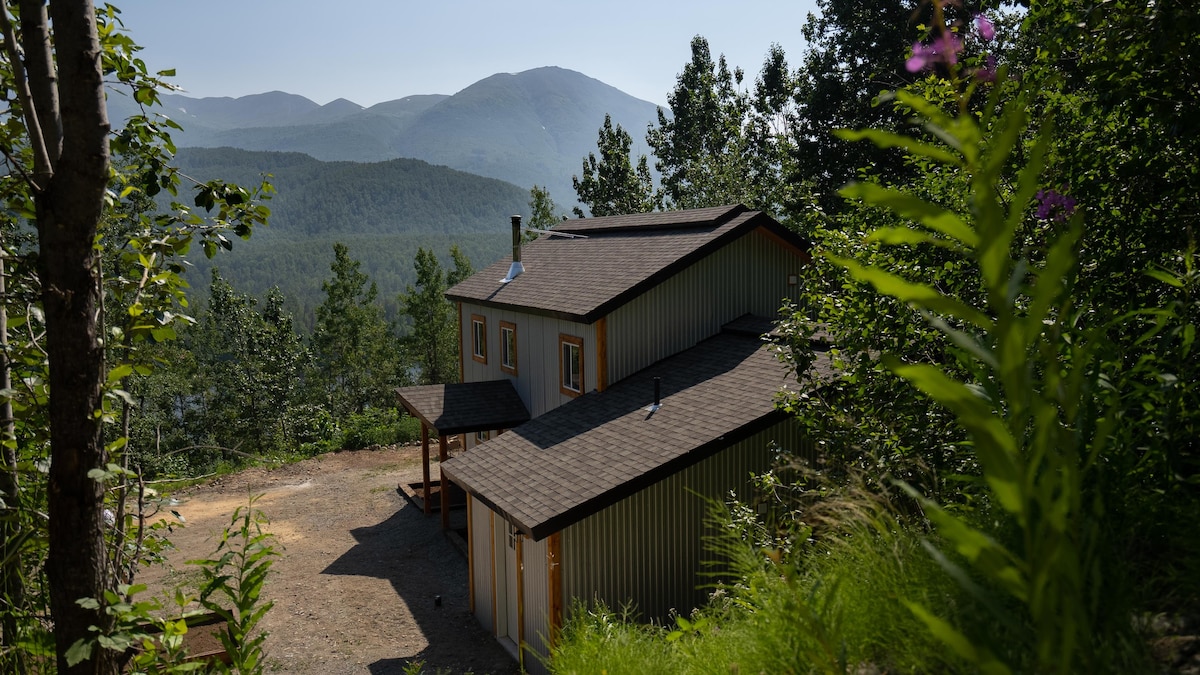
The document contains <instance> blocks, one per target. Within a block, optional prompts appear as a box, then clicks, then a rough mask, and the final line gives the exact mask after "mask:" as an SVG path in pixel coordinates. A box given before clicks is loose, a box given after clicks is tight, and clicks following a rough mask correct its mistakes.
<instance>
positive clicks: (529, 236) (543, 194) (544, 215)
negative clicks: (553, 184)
mask: <svg viewBox="0 0 1200 675" xmlns="http://www.w3.org/2000/svg"><path fill="white" fill-rule="evenodd" d="M566 218H567V215H566V214H565V213H560V212H559V208H558V204H555V203H554V199H553V198H551V197H550V191H549V190H547V189H546V188H544V187H540V186H538V185H534V186H533V187H532V188H530V189H529V220H528V221H527V222H526V223H525V226H526V227H527V228H529V229H531V230H546V229H549V228H551V227H554V226H555V225H557V224H558V223H559V222H560V221H563V220H566ZM536 238H537V233H536V232H526V233H525V241H533V240H534V239H536Z"/></svg>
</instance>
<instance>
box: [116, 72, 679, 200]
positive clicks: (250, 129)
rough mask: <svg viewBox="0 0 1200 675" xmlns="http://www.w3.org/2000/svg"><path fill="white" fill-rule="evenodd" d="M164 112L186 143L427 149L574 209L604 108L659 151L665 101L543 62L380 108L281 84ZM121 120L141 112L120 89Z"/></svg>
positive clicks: (181, 99) (369, 157)
mask: <svg viewBox="0 0 1200 675" xmlns="http://www.w3.org/2000/svg"><path fill="white" fill-rule="evenodd" d="M162 101H163V107H162V108H161V109H159V110H158V112H161V113H162V114H164V115H166V116H168V117H171V118H172V119H174V120H176V121H177V122H179V123H180V124H181V125H182V126H183V127H184V131H183V132H181V133H180V132H176V134H175V138H174V140H175V143H176V145H177V146H179V147H209V148H213V147H233V148H240V149H245V150H262V151H272V152H301V153H304V154H307V155H310V156H312V157H314V158H315V159H319V160H323V161H354V162H379V161H385V160H389V159H397V158H412V159H420V160H423V161H426V162H429V163H431V164H436V165H443V166H448V167H450V168H452V169H457V170H460V171H467V172H469V173H474V174H477V175H481V176H485V177H490V178H497V179H499V180H503V181H506V182H509V183H513V184H515V185H518V186H520V187H522V188H524V189H526V190H528V189H529V188H530V187H532V186H533V185H535V184H537V185H542V186H546V187H548V188H549V189H550V192H551V194H552V195H553V197H554V199H555V200H556V201H557V202H558V203H559V205H560V206H561V207H562V210H563V211H564V212H566V211H569V208H570V206H571V205H572V204H574V203H575V194H574V189H573V187H572V184H571V177H572V176H573V175H577V174H578V173H579V172H580V169H581V166H582V162H583V159H584V158H585V157H586V156H587V154H588V153H589V152H595V151H596V138H597V133H598V130H599V129H600V127H601V126H602V125H603V123H604V115H605V114H610V115H612V118H613V122H614V123H615V124H620V125H622V126H623V127H624V128H625V129H626V130H627V131H629V132H630V135H631V136H633V137H634V140H635V143H634V148H633V150H634V152H635V153H638V154H641V153H645V154H649V151H648V149H647V148H646V147H645V144H644V140H643V138H642V136H643V130H644V129H645V128H646V127H647V125H649V124H652V123H654V122H655V121H656V119H657V110H658V106H657V105H656V104H654V103H651V102H649V101H643V100H641V99H637V98H635V97H633V96H630V95H629V94H626V93H624V92H622V91H621V90H619V89H617V88H615V87H612V86H611V85H608V84H605V83H604V82H601V81H600V80H596V79H594V78H591V77H588V76H587V75H584V74H583V73H579V72H576V71H573V70H568V69H565V68H559V67H557V66H544V67H541V68H534V69H531V70H526V71H522V72H519V73H496V74H494V75H491V76H488V77H486V78H483V79H482V80H479V81H478V82H475V83H473V84H471V85H469V86H467V87H465V88H463V89H462V90H460V91H459V92H457V93H455V94H452V95H446V94H417V95H412V96H406V97H402V98H399V99H395V100H392V101H385V102H382V103H378V104H375V105H373V106H370V107H363V106H361V105H359V104H357V103H354V102H353V101H349V100H346V99H336V100H334V101H331V102H329V103H327V104H325V105H319V104H317V103H315V102H313V101H311V100H309V99H307V98H304V97H303V96H299V95H296V94H288V93H286V92H281V91H271V92H265V93H262V94H251V95H248V96H242V97H238V98H229V97H207V98H189V97H187V96H184V95H181V94H165V95H163V96H162ZM109 102H110V109H111V110H113V111H114V113H115V114H114V115H112V116H113V117H114V118H115V119H124V118H126V117H128V116H129V115H132V114H136V113H137V108H136V106H134V105H133V104H132V102H131V101H129V100H128V99H127V98H124V99H122V98H121V97H115V96H110V97H109Z"/></svg>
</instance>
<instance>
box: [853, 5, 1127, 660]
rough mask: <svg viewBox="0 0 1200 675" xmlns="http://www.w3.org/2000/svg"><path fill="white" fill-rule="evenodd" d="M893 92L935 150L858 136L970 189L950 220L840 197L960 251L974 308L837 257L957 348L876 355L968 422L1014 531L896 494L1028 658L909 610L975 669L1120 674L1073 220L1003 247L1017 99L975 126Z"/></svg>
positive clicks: (1037, 175)
mask: <svg viewBox="0 0 1200 675" xmlns="http://www.w3.org/2000/svg"><path fill="white" fill-rule="evenodd" d="M938 18H939V19H940V18H941V17H940V15H939V17H938ZM968 92H969V90H968ZM965 95H967V96H969V93H968V94H965ZM899 99H900V101H901V102H902V103H904V104H905V105H907V106H909V107H910V108H913V109H916V110H918V111H919V112H920V113H921V114H922V115H923V117H924V121H925V124H926V128H928V129H929V130H931V131H932V132H933V134H934V135H935V136H937V137H938V138H941V139H944V141H945V144H944V145H942V146H938V147H931V146H927V145H922V144H917V143H912V142H910V141H904V140H903V139H895V140H894V141H893V140H891V138H890V137H889V136H888V135H887V134H879V133H876V134H874V135H873V137H874V138H875V139H877V140H880V139H881V140H883V141H884V143H885V144H887V145H894V146H901V145H905V144H906V143H907V146H906V147H907V148H908V150H909V152H913V153H914V154H919V155H921V156H924V157H927V158H931V159H934V160H935V161H940V163H943V164H946V165H949V167H951V168H955V169H957V170H958V171H960V172H961V173H962V175H963V176H964V177H965V179H966V181H967V182H968V184H969V185H970V196H971V199H970V201H969V204H970V206H969V209H968V210H966V211H964V212H962V213H959V214H955V213H953V212H951V211H948V210H947V209H946V208H944V207H942V206H939V205H937V204H932V203H928V202H926V201H924V200H921V199H912V198H905V196H904V195H901V194H898V193H894V192H889V191H886V190H880V189H872V188H865V187H858V186H851V187H849V188H847V189H845V190H843V194H844V195H846V196H850V197H854V198H858V199H861V200H863V201H864V202H865V203H867V204H869V205H872V206H880V207H886V208H890V209H891V210H893V211H894V212H896V213H898V214H900V215H903V216H905V217H908V218H912V219H914V220H916V221H917V223H918V224H919V225H913V226H911V231H912V235H913V236H910V237H904V238H903V242H904V243H906V244H907V243H925V244H928V243H933V244H937V245H940V246H943V247H946V248H949V249H951V250H953V251H956V252H958V253H960V255H962V257H963V258H964V259H965V260H966V262H967V263H968V264H969V265H971V266H972V267H973V268H974V269H976V270H977V271H978V276H979V279H980V282H981V286H982V292H983V299H982V302H975V303H972V302H964V301H963V300H962V299H960V298H959V297H956V295H955V294H953V293H947V292H946V291H944V290H942V289H939V288H937V287H934V286H932V285H929V284H927V283H919V282H912V281H907V280H904V279H903V278H902V277H900V276H897V275H896V274H894V273H892V272H890V271H888V270H885V269H883V268H880V267H867V266H863V265H859V264H858V263H854V262H852V261H848V260H842V261H838V262H839V264H841V265H843V266H844V267H846V268H847V270H848V271H849V272H850V274H851V275H852V276H854V277H855V278H856V279H858V280H859V281H863V282H869V283H871V284H872V285H873V286H874V287H875V288H876V289H877V290H878V291H879V293H881V294H882V295H885V296H890V297H892V298H894V299H896V300H899V301H901V302H903V303H905V304H907V305H909V306H911V307H913V308H915V309H917V310H919V311H921V312H923V313H926V315H927V316H928V317H929V318H930V320H931V322H932V323H933V325H934V326H935V327H937V328H938V329H939V330H940V331H942V332H943V333H945V334H946V336H947V337H948V338H949V340H950V341H951V342H952V343H953V344H954V345H955V346H956V347H957V349H956V350H955V351H954V352H953V354H954V356H955V358H956V359H957V361H958V362H959V364H960V368H956V369H950V368H946V367H945V366H943V365H942V364H941V363H937V362H935V363H913V362H910V361H906V360H904V359H902V358H898V357H896V356H886V357H885V358H884V360H883V364H884V365H885V367H887V369H888V370H890V371H892V372H893V373H895V374H896V375H899V376H900V377H902V378H904V379H905V380H907V381H908V382H909V384H910V385H912V386H913V387H915V388H916V389H917V390H919V391H921V392H922V393H923V394H924V395H926V396H928V397H930V398H931V399H932V400H933V401H936V402H937V403H938V404H940V405H941V406H943V407H944V408H945V409H947V410H949V411H950V412H951V413H953V415H954V417H955V420H956V422H957V424H958V425H959V426H960V427H961V428H962V429H964V430H965V431H966V432H967V435H968V438H969V440H970V446H969V447H970V451H971V452H972V453H973V455H974V457H975V458H976V460H977V461H978V462H979V466H980V470H981V477H982V479H983V481H984V483H985V484H986V486H987V488H988V493H987V494H988V497H989V498H990V500H991V502H992V504H994V507H995V509H996V513H997V514H999V513H1003V514H1004V516H1005V519H1006V520H1007V519H1011V523H1012V528H1013V534H1014V535H1015V540H1013V541H1005V540H1004V539H1003V538H1002V535H1003V534H1005V533H1004V532H1003V529H1000V528H997V527H996V526H991V527H984V528H981V527H978V526H976V525H974V524H972V523H970V522H969V521H968V520H967V519H965V518H963V517H962V516H959V515H955V514H954V513H952V512H951V511H950V510H947V509H946V508H944V507H943V506H941V505H939V504H938V503H937V502H935V501H934V500H932V499H929V498H927V497H925V496H924V495H922V494H921V493H920V492H919V491H918V490H916V489H914V488H912V487H908V490H909V491H910V494H911V495H912V496H913V497H914V498H915V499H916V500H917V501H918V502H919V503H920V504H921V506H922V508H923V510H924V512H925V514H926V516H927V517H929V519H930V520H931V521H932V522H933V523H934V524H935V525H936V526H937V528H938V532H939V533H940V535H941V536H942V537H943V538H944V539H945V540H946V544H947V546H949V547H951V548H953V550H955V551H956V552H957V554H958V555H960V556H962V558H963V559H964V560H965V561H967V563H968V564H969V565H971V566H972V567H974V568H975V570H976V571H977V573H978V574H979V575H980V576H981V577H982V578H983V579H985V580H986V581H987V582H988V583H989V584H992V585H994V587H995V590H992V591H990V593H989V594H988V595H985V602H986V604H988V606H989V607H990V608H992V609H993V610H994V611H995V618H996V620H997V621H998V622H1000V623H1002V624H1005V625H1013V624H1014V623H1023V621H1022V620H1016V621H1014V618H1013V617H1012V616H1011V615H1010V613H1009V611H1008V610H1005V609H1003V608H1002V602H999V601H996V600H993V598H996V597H999V598H1003V597H1004V595H1007V596H1009V597H1011V598H1013V599H1015V600H1016V601H1018V602H1020V603H1021V605H1022V606H1023V619H1024V620H1027V621H1028V623H1029V625H1030V627H1031V629H1032V630H1033V632H1034V638H1033V640H1032V643H1033V644H1032V651H1033V654H1032V655H1029V656H1026V655H1016V656H1015V657H1014V656H1009V657H1007V658H1006V657H1005V656H1004V655H1001V654H998V653H997V652H996V651H995V650H994V649H993V648H992V647H990V646H989V645H988V644H986V643H984V642H980V641H977V640H972V639H970V638H969V637H967V636H966V635H964V634H963V632H962V631H961V630H960V629H959V628H957V627H956V626H954V625H953V623H952V622H950V621H947V620H945V619H943V618H941V617H938V616H937V610H930V609H927V608H925V607H924V606H922V605H920V604H918V603H913V604H912V609H913V611H914V613H915V614H917V615H918V616H919V617H920V618H922V619H923V620H924V621H925V622H926V623H927V625H928V626H929V629H930V630H931V631H932V632H933V633H934V634H935V635H937V636H938V637H939V638H940V639H942V640H943V641H944V642H945V643H946V644H947V645H948V646H949V647H950V648H951V649H953V650H954V651H955V652H956V653H957V654H958V656H959V657H961V658H963V659H966V660H968V661H970V662H972V663H974V664H975V665H976V666H977V667H979V668H980V669H981V670H983V671H985V672H1011V670H1010V669H1014V668H1015V669H1018V670H1019V669H1024V668H1033V669H1036V670H1038V671H1045V672H1075V671H1076V670H1078V669H1084V670H1089V671H1094V670H1096V669H1099V668H1115V669H1116V670H1122V669H1124V668H1125V667H1127V666H1128V663H1125V662H1123V660H1122V659H1118V662H1117V663H1113V661H1112V658H1113V654H1112V653H1111V652H1110V653H1105V651H1106V650H1105V647H1104V646H1105V645H1112V644H1115V645H1123V644H1126V643H1127V642H1128V639H1127V634H1128V632H1129V624H1128V622H1122V621H1120V620H1117V621H1105V620H1104V618H1103V615H1102V613H1101V608H1100V605H1099V599H1100V597H1101V592H1102V589H1104V591H1103V592H1104V593H1106V594H1109V595H1111V594H1113V592H1114V590H1116V589H1115V588H1114V582H1113V581H1112V580H1103V581H1102V578H1101V576H1100V573H1099V572H1100V569H1099V566H1098V564H1097V557H1096V556H1097V553H1098V550H1099V546H1100V533H1101V531H1102V528H1101V523H1102V516H1103V502H1102V495H1101V494H1100V493H1099V492H1098V491H1097V490H1095V489H1094V487H1090V486H1089V484H1090V483H1092V481H1094V470H1093V469H1092V467H1093V466H1094V464H1095V462H1096V460H1097V458H1098V457H1102V456H1104V455H1105V454H1106V450H1107V447H1106V446H1107V444H1108V441H1109V434H1110V433H1111V429H1112V424H1113V419H1112V417H1111V415H1110V414H1108V413H1109V411H1107V410H1105V409H1104V408H1105V405H1104V401H1103V400H1102V398H1101V395H1100V394H1099V392H1100V388H1099V382H1100V373H1099V371H1098V370H1097V369H1096V365H1097V364H1096V362H1097V354H1098V350H1100V349H1102V348H1103V345H1102V340H1101V336H1100V334H1099V333H1097V332H1096V331H1089V330H1086V329H1083V330H1080V329H1079V328H1078V327H1076V326H1075V325H1073V323H1072V317H1073V316H1074V315H1075V311H1076V310H1075V308H1074V306H1073V302H1072V293H1071V291H1072V288H1073V283H1072V282H1073V277H1074V269H1075V264H1076V255H1077V254H1076V251H1077V245H1078V240H1079V238H1080V236H1081V233H1082V230H1083V227H1082V214H1081V213H1078V214H1076V215H1075V217H1074V218H1072V219H1071V221H1070V222H1069V224H1068V225H1066V226H1065V227H1063V228H1060V229H1058V230H1057V231H1053V232H1047V233H1045V235H1044V236H1045V237H1046V240H1047V241H1046V243H1045V244H1044V246H1045V249H1044V250H1033V251H1030V250H1029V249H1027V248H1025V247H1021V248H1017V249H1015V250H1016V251H1018V253H1016V255H1014V254H1013V251H1014V246H1013V244H1014V242H1015V241H1017V239H1018V234H1019V232H1020V231H1021V229H1022V228H1023V226H1024V225H1025V224H1026V223H1027V215H1026V213H1027V209H1029V205H1030V203H1031V202H1032V200H1033V199H1034V195H1035V193H1037V192H1038V188H1039V186H1040V181H1041V177H1042V169H1043V161H1044V156H1045V153H1046V149H1047V147H1048V145H1049V143H1048V140H1047V139H1048V138H1049V133H1048V130H1049V129H1050V126H1049V125H1047V126H1046V127H1045V128H1044V130H1043V133H1042V134H1040V135H1039V136H1038V138H1037V139H1036V140H1035V141H1034V142H1033V144H1032V146H1031V147H1030V148H1029V150H1028V152H1027V159H1026V161H1025V163H1024V166H1023V167H1021V168H1020V170H1019V172H1018V175H1017V178H1016V181H1015V186H1014V187H1013V189H1012V192H1011V194H1005V191H1004V190H1002V187H1003V186H1004V185H1006V184H1007V183H1008V178H1007V176H1005V175H1004V172H1005V170H1006V169H1007V168H1008V163H1009V158H1010V157H1011V155H1012V154H1013V153H1014V150H1015V149H1016V147H1017V144H1018V141H1019V139H1020V138H1021V136H1022V134H1023V131H1024V129H1025V127H1026V125H1027V123H1028V122H1027V109H1028V101H1027V99H1025V98H1024V97H1018V98H1015V99H1013V100H1011V101H1009V102H1008V103H1007V104H1006V105H1004V106H1003V109H1002V112H1001V113H1000V114H999V115H997V116H996V117H994V118H993V117H992V116H991V114H990V113H985V115H984V116H983V118H982V119H980V120H978V121H977V120H976V118H975V117H974V116H958V117H950V116H948V115H946V114H944V113H942V112H941V111H940V110H938V109H937V108H934V107H932V106H930V105H927V104H925V103H924V102H922V101H921V100H919V99H917V98H915V97H912V96H906V95H904V94H903V93H901V94H900V95H899ZM995 108H996V106H995V105H992V106H990V107H989V109H995ZM847 136H848V137H850V138H851V139H857V138H859V137H862V136H863V135H861V134H847ZM947 153H949V154H947ZM891 232H892V231H888V235H889V238H890V239H891V240H892V241H895V238H894V237H891V236H890V233H891ZM976 305H978V306H976ZM964 370H965V371H966V372H967V373H969V375H968V376H965V377H964V376H963V371H964ZM998 529H1000V531H997V530H998ZM935 555H938V556H939V560H940V561H942V563H943V564H944V565H945V566H946V567H947V569H948V571H950V572H951V573H952V574H955V575H956V576H959V577H960V578H961V577H962V576H963V575H962V572H961V571H960V570H959V568H958V567H957V565H955V564H954V563H953V562H951V561H950V560H949V559H948V558H946V557H944V556H941V555H940V554H935ZM1102 655H1103V656H1102ZM1125 658H1128V657H1127V656H1126V657H1125ZM1014 659H1015V660H1014Z"/></svg>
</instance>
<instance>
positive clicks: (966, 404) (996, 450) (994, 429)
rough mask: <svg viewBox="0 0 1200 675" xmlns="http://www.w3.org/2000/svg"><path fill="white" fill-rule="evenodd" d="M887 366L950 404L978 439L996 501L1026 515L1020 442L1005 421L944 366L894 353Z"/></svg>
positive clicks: (885, 359)
mask: <svg viewBox="0 0 1200 675" xmlns="http://www.w3.org/2000/svg"><path fill="white" fill-rule="evenodd" d="M882 361H883V365H884V367H886V368H887V369H888V370H890V371H892V372H893V373H895V374H897V375H899V376H900V377H903V378H904V379H906V380H908V381H909V382H910V383H912V385H913V386H915V387H916V388H917V389H919V390H920V391H922V392H924V393H925V394H927V395H928V396H929V397H930V398H932V399H933V400H935V401H937V402H938V403H940V404H942V405H944V406H946V407H947V408H949V409H950V411H951V412H953V413H954V414H955V416H956V417H957V418H958V422H959V424H961V425H962V426H963V427H964V428H965V429H966V430H967V431H968V432H969V433H970V434H971V436H972V438H973V439H974V441H975V453H976V455H977V456H978V457H979V462H980V464H982V465H983V469H984V479H985V480H986V481H987V484H988V486H989V487H990V488H992V492H993V493H994V494H995V495H996V500H997V501H998V502H999V503H1000V505H1001V506H1003V507H1004V509H1005V510H1007V511H1008V512H1009V513H1013V514H1015V515H1017V516H1018V517H1019V518H1020V517H1023V516H1024V512H1025V507H1024V502H1023V500H1022V498H1021V488H1020V485H1021V472H1020V470H1019V469H1018V467H1017V463H1016V461H1015V458H1016V452H1017V444H1016V441H1015V440H1013V437H1012V435H1011V434H1010V433H1009V431H1008V428H1007V427H1006V426H1005V424H1004V420H1003V419H1002V418H1000V417H999V416H998V415H997V414H996V413H995V412H993V411H992V410H991V408H990V407H989V406H988V404H987V403H985V402H984V401H983V400H982V399H980V398H979V396H977V395H976V394H975V393H974V392H972V391H971V390H970V389H969V388H968V387H967V386H966V385H964V384H963V383H961V382H959V381H958V380H954V379H952V378H950V377H949V376H947V375H946V374H945V373H944V372H942V371H941V370H940V369H938V368H936V367H934V366H930V365H925V364H905V363H903V362H901V361H900V360H899V359H897V358H895V357H892V356H885V357H883V359H882Z"/></svg>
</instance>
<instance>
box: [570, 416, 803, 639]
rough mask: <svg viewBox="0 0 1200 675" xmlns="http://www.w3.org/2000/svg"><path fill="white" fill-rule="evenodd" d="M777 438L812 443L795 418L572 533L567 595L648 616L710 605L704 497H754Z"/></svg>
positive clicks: (784, 441) (795, 444)
mask: <svg viewBox="0 0 1200 675" xmlns="http://www.w3.org/2000/svg"><path fill="white" fill-rule="evenodd" d="M773 440H774V441H776V442H778V443H779V444H780V445H781V446H783V447H791V448H797V447H808V446H807V444H803V443H802V441H801V437H800V434H799V432H798V430H797V428H796V425H795V424H794V423H792V422H791V421H790V420H787V421H785V422H783V423H781V424H779V425H776V426H775V427H772V428H771V429H768V430H767V431H764V432H761V433H759V434H756V435H755V436H753V437H751V438H750V439H747V440H746V441H743V442H741V443H739V444H737V445H735V446H733V447H732V448H730V449H728V450H725V451H723V452H721V453H718V454H717V455H714V456H713V457H710V458H708V459H706V460H704V461H702V462H700V463H699V464H697V465H694V466H692V467H690V468H688V469H685V470H684V471H681V472H679V473H677V474H675V475H673V476H670V477H668V478H666V479H664V480H662V481H660V482H659V483H657V484H655V485H652V486H650V487H648V488H646V489H645V490H642V491H640V492H638V493H636V494H634V495H631V496H630V497H628V498H627V499H625V500H623V501H621V502H619V503H617V504H614V505H612V506H610V507H609V508H607V509H605V510H603V511H601V512H599V513H597V514H595V515H593V516H590V517H588V518H586V519H584V520H582V521H580V522H579V523H576V524H574V525H572V526H570V527H568V528H567V529H566V530H564V531H563V533H562V561H563V595H564V596H565V598H567V599H568V600H569V599H572V598H579V599H584V600H588V601H591V600H593V599H594V598H596V597H598V598H600V599H602V600H604V601H605V602H606V604H608V605H609V607H610V608H612V609H614V610H619V609H620V608H621V607H622V606H623V605H625V604H627V603H632V604H633V606H634V608H635V609H636V610H637V612H638V615H639V618H640V619H641V620H643V621H668V620H669V615H670V612H671V610H675V611H676V612H678V613H680V614H684V615H686V614H687V613H689V612H690V611H691V610H692V609H693V608H694V607H698V606H700V605H702V604H703V603H704V601H705V599H706V598H707V596H708V593H709V592H710V588H708V586H709V584H710V583H711V579H710V578H709V576H708V575H706V574H705V572H708V571H711V570H712V567H711V566H709V565H705V564H703V561H712V560H714V556H713V555H712V554H711V553H709V552H708V551H707V549H706V547H705V543H704V541H703V540H704V538H705V536H706V535H708V534H709V533H710V528H709V527H708V526H707V525H706V520H707V517H708V502H707V501H706V500H705V499H704V498H705V497H706V498H710V499H716V500H720V501H725V500H726V499H727V497H728V494H729V491H730V490H733V491H734V492H735V493H736V494H737V495H738V497H739V498H740V499H748V498H750V497H751V495H750V494H749V492H750V487H751V485H750V475H751V473H761V472H762V471H764V470H765V469H767V468H769V467H770V465H771V462H772V460H773V459H774V457H773V453H772V452H771V451H770V449H769V444H770V443H771V441H773ZM698 495H699V496H698Z"/></svg>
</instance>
